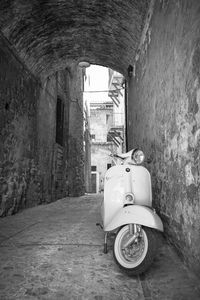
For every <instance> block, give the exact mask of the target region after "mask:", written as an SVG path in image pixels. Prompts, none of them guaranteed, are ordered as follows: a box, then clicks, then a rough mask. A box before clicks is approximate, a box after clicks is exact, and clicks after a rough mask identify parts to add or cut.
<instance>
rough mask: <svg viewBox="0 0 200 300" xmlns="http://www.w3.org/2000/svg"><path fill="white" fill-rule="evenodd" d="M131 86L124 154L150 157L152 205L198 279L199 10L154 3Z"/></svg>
mask: <svg viewBox="0 0 200 300" xmlns="http://www.w3.org/2000/svg"><path fill="white" fill-rule="evenodd" d="M133 69H134V74H133V77H132V78H131V79H130V80H129V99H128V110H127V111H128V141H129V149H130V148H132V147H135V146H139V147H142V148H143V149H144V151H145V152H146V154H147V155H148V156H149V157H151V158H152V163H151V164H150V165H149V166H148V168H149V169H150V170H151V173H152V175H153V202H154V206H156V207H157V210H158V211H159V212H160V214H161V216H162V218H163V221H164V222H165V231H166V233H167V234H168V235H169V237H170V238H172V241H173V243H174V244H175V245H176V247H177V249H178V250H179V253H181V254H182V255H183V258H184V260H185V261H186V262H187V263H188V264H189V265H190V266H191V267H192V268H193V270H194V271H195V272H196V273H197V274H199V273H200V251H199V245H200V234H199V232H200V218H199V215H200V154H199V151H200V111H199V106H200V3H199V1H198V0H196V1H195V0H192V1H189V0H188V1H156V2H155V7H154V13H153V16H152V19H151V22H150V24H149V27H148V30H147V33H146V38H145V40H144V42H143V44H142V45H141V49H140V53H139V55H138V56H137V57H136V61H135V65H134V68H133Z"/></svg>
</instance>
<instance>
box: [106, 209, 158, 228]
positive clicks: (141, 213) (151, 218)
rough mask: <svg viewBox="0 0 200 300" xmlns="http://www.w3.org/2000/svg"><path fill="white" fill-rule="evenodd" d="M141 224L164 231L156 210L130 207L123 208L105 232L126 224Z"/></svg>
mask: <svg viewBox="0 0 200 300" xmlns="http://www.w3.org/2000/svg"><path fill="white" fill-rule="evenodd" d="M131 223H133V224H140V225H143V226H147V227H151V228H154V229H157V230H159V231H163V223H162V221H161V219H160V217H159V216H158V215H157V214H156V212H155V211H154V210H152V209H151V208H149V207H146V206H140V205H129V206H126V207H124V208H121V209H120V210H119V211H118V212H117V214H116V215H115V216H114V217H113V219H112V220H111V221H110V222H109V224H105V225H104V231H107V232H108V231H113V230H115V229H116V228H118V227H120V226H123V225H126V224H131Z"/></svg>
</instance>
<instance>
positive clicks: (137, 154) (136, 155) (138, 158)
mask: <svg viewBox="0 0 200 300" xmlns="http://www.w3.org/2000/svg"><path fill="white" fill-rule="evenodd" d="M131 158H132V160H133V161H134V163H135V164H136V165H140V164H142V163H143V161H144V159H145V156H144V152H143V151H142V150H139V149H135V150H133V153H132V155H131Z"/></svg>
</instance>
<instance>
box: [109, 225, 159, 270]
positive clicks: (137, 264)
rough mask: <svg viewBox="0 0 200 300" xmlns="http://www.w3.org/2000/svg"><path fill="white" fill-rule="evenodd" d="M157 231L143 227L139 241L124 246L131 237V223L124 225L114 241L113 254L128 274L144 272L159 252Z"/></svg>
mask: <svg viewBox="0 0 200 300" xmlns="http://www.w3.org/2000/svg"><path fill="white" fill-rule="evenodd" d="M157 238H158V237H157V231H156V230H153V229H150V228H148V227H142V228H141V235H140V237H139V238H138V241H137V242H133V243H132V244H131V245H130V246H128V247H126V248H124V245H125V243H126V242H127V241H128V240H129V239H130V234H129V225H126V226H124V227H122V228H121V229H120V230H119V231H118V233H117V235H116V237H115V241H114V247H113V254H114V258H115V261H116V262H117V264H118V265H119V267H120V268H121V269H122V270H123V271H125V272H126V273H127V274H128V275H139V274H142V273H144V272H145V271H146V270H147V269H148V268H149V266H150V265H151V263H152V261H153V259H154V257H155V254H156V252H157V246H158V242H157Z"/></svg>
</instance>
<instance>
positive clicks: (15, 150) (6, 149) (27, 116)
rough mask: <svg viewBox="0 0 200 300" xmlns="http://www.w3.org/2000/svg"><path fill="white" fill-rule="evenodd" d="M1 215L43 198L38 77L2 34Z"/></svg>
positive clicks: (0, 75)
mask: <svg viewBox="0 0 200 300" xmlns="http://www.w3.org/2000/svg"><path fill="white" fill-rule="evenodd" d="M0 87H1V88H0V215H1V216H5V215H7V214H13V213H15V212H17V211H18V210H19V209H20V208H23V207H27V206H30V205H32V203H35V204H39V203H41V201H42V199H41V198H42V197H41V196H42V194H41V181H42V180H41V174H40V170H39V168H38V164H37V159H36V157H37V129H36V111H37V99H38V97H39V90H40V89H39V84H38V82H37V80H36V79H35V78H34V77H33V76H32V75H31V74H30V73H29V72H28V71H27V70H26V68H25V67H24V66H23V65H22V64H21V63H20V62H19V61H18V60H17V59H16V57H15V56H14V54H13V53H12V52H11V50H10V49H9V48H8V46H7V45H6V42H5V41H4V40H3V39H2V38H0Z"/></svg>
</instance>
